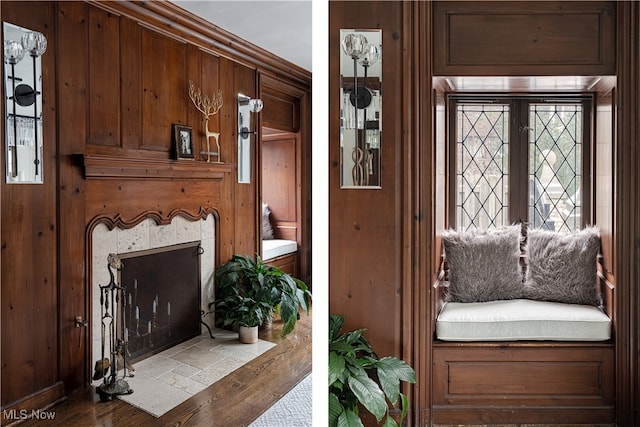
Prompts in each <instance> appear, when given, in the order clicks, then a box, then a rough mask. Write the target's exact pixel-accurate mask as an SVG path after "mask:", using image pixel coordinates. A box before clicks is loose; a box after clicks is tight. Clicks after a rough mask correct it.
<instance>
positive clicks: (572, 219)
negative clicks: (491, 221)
mask: <svg viewBox="0 0 640 427" xmlns="http://www.w3.org/2000/svg"><path fill="white" fill-rule="evenodd" d="M582 114H583V110H582V105H581V104H579V103H578V104H567V103H558V104H550V103H544V104H531V105H529V223H530V225H531V226H533V227H536V228H544V229H548V230H555V231H574V230H577V229H579V228H580V226H581V224H582V218H581V207H582V202H581V194H580V193H581V182H582V167H581V165H582V141H583V136H582V129H583V123H582Z"/></svg>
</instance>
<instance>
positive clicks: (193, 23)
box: [87, 0, 311, 86]
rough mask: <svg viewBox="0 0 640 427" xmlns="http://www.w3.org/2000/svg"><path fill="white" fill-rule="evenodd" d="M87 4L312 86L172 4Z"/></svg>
mask: <svg viewBox="0 0 640 427" xmlns="http://www.w3.org/2000/svg"><path fill="white" fill-rule="evenodd" d="M87 2H88V3H90V4H92V5H97V6H100V7H102V8H103V9H105V10H109V11H112V12H114V13H119V14H123V15H127V16H129V17H131V18H133V19H135V20H137V21H142V22H145V23H146V25H148V26H151V27H152V28H153V29H157V30H165V31H169V32H170V33H171V34H173V35H176V34H179V35H180V36H181V37H183V38H184V39H185V40H188V41H189V42H190V43H193V44H195V45H197V46H200V47H201V48H203V49H206V50H209V51H211V52H213V53H215V54H217V55H220V56H224V57H226V58H229V59H231V60H234V61H236V62H240V63H242V64H244V65H248V66H250V67H251V68H256V69H258V70H264V71H266V72H269V73H271V74H273V75H275V76H279V77H280V78H282V77H283V76H286V77H287V78H288V79H291V80H293V81H296V82H298V83H300V84H301V85H303V86H308V85H310V84H311V71H308V70H305V69H303V68H301V67H299V66H297V65H295V64H292V63H290V62H288V61H286V60H284V59H282V58H280V57H278V56H276V55H275V54H273V53H271V52H269V51H266V50H264V49H262V48H260V47H258V46H256V45H254V44H252V43H250V42H248V41H246V40H244V39H242V38H240V37H238V36H236V35H234V34H232V33H230V32H228V31H226V30H224V29H222V28H220V27H217V26H215V25H214V24H212V23H210V22H208V21H206V20H204V19H202V18H201V17H199V16H197V15H194V14H192V13H190V12H188V11H186V10H184V9H182V8H181V7H180V6H179V5H175V4H173V3H171V2H168V1H117V2H109V3H106V4H105V2H99V1H96V0H87Z"/></svg>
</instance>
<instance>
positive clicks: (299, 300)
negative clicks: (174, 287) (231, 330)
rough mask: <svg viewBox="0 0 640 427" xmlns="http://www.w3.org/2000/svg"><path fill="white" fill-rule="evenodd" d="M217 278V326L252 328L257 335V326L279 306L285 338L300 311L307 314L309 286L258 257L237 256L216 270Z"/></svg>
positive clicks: (215, 302) (214, 302) (309, 295)
mask: <svg viewBox="0 0 640 427" xmlns="http://www.w3.org/2000/svg"><path fill="white" fill-rule="evenodd" d="M215 279H216V299H215V301H213V302H212V303H210V304H209V308H210V309H211V308H212V307H214V312H215V313H216V325H218V326H221V327H230V326H231V327H238V328H241V327H252V328H255V332H254V333H255V334H257V327H258V326H260V325H261V324H262V323H263V322H264V321H265V320H266V319H268V318H270V316H272V315H273V312H274V310H275V309H276V307H277V308H278V309H279V312H280V317H281V318H282V321H283V322H284V326H283V329H282V335H286V334H288V333H289V332H291V331H292V330H293V328H294V327H295V324H296V321H297V320H298V319H299V318H300V314H299V310H300V309H302V310H303V311H305V312H307V314H308V311H309V301H310V298H311V293H310V292H309V290H308V289H307V286H306V285H305V284H304V283H303V282H302V281H300V280H298V279H295V278H293V277H291V276H290V275H288V274H286V273H283V272H282V270H280V269H279V268H277V267H274V266H271V265H267V264H264V263H263V262H262V260H261V259H260V257H259V256H256V259H255V260H254V259H252V258H250V257H247V256H242V255H234V256H233V257H232V258H231V260H229V261H228V262H226V263H225V264H223V265H221V266H220V267H219V268H218V269H217V270H216V275H215ZM243 329H244V328H243ZM256 339H257V338H256Z"/></svg>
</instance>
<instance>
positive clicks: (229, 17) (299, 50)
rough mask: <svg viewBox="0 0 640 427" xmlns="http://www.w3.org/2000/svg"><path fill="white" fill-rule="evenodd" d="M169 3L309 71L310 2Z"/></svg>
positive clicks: (210, 0)
mask: <svg viewBox="0 0 640 427" xmlns="http://www.w3.org/2000/svg"><path fill="white" fill-rule="evenodd" d="M172 3H175V4H177V5H178V6H180V7H182V8H183V9H186V10H188V11H190V12H191V13H193V14H195V15H198V16H200V17H201V18H203V19H206V20H207V21H209V22H211V23H212V24H214V25H215V26H217V27H220V28H222V29H225V30H227V31H229V32H230V33H233V34H235V35H236V36H239V37H241V38H243V39H245V40H247V41H249V42H251V43H253V44H255V45H256V46H259V47H261V48H263V49H265V50H268V51H269V52H271V53H274V54H276V55H278V56H279V57H281V58H283V59H286V60H287V61H289V62H292V63H294V64H296V65H298V66H300V67H302V68H304V69H306V70H309V71H311V0H289V1H270V0H262V1H256V0H252V1H245V0H243V1H238V0H236V1H222V0H221V1H218V0H200V1H197V0H191V1H183V0H173V1H172Z"/></svg>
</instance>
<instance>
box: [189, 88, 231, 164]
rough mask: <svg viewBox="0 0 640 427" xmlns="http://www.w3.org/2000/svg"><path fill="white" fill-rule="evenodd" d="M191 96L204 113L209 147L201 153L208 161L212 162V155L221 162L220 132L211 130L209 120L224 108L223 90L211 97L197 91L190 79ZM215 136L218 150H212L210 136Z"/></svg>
mask: <svg viewBox="0 0 640 427" xmlns="http://www.w3.org/2000/svg"><path fill="white" fill-rule="evenodd" d="M189 98H191V101H192V102H193V105H195V106H196V108H197V109H198V111H200V112H201V113H202V114H203V115H204V134H205V136H206V138H207V149H206V150H202V151H200V154H201V155H202V156H204V158H206V159H207V162H211V156H214V157H215V158H216V162H217V163H220V162H221V160H220V141H219V138H220V133H219V132H211V131H210V130H209V120H210V119H211V116H213V115H215V114H217V113H218V111H220V109H221V108H222V103H223V99H222V90H218V94H217V95H216V96H213V97H211V98H209V97H208V96H206V95H202V91H201V90H200V89H198V90H197V91H196V88H195V86H194V85H193V82H192V81H191V80H189ZM211 137H213V139H214V140H215V141H216V148H217V151H211V145H210V143H209V138H211Z"/></svg>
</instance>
